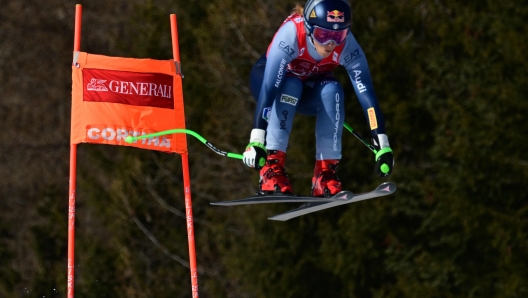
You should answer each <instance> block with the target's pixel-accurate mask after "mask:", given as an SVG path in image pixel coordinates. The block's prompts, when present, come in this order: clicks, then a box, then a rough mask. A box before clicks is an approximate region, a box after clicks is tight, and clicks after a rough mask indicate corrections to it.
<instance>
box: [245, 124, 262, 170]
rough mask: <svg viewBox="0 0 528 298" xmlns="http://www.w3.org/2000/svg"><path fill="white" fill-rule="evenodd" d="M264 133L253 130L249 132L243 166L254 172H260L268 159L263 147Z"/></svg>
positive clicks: (260, 130) (256, 129) (259, 130)
mask: <svg viewBox="0 0 528 298" xmlns="http://www.w3.org/2000/svg"><path fill="white" fill-rule="evenodd" d="M265 136H266V131H265V130H263V129H258V128H254V129H253V130H251V137H250V138H249V144H248V145H247V147H246V151H245V152H244V154H243V155H244V159H243V161H244V164H245V165H246V166H248V167H250V168H254V169H255V170H260V169H261V168H262V167H263V166H264V165H265V164H266V159H267V157H268V151H267V150H266V147H265V146H264V142H265Z"/></svg>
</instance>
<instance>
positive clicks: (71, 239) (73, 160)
mask: <svg viewBox="0 0 528 298" xmlns="http://www.w3.org/2000/svg"><path fill="white" fill-rule="evenodd" d="M81 20H82V5H80V4H77V5H76V6H75V35H74V39H73V51H74V55H75V52H79V51H80V50H81ZM76 180H77V145H76V144H71V145H70V181H69V188H70V189H69V199H68V200H69V202H68V273H67V274H68V275H67V284H68V285H67V293H68V294H67V296H68V298H73V296H74V281H75V190H76Z"/></svg>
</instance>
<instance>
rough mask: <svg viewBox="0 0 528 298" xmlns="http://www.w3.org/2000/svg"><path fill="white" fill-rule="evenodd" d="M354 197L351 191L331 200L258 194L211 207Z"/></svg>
mask: <svg viewBox="0 0 528 298" xmlns="http://www.w3.org/2000/svg"><path fill="white" fill-rule="evenodd" d="M353 197H354V194H353V193H352V192H351V191H341V192H339V193H337V194H335V195H334V196H332V197H329V198H318V197H310V196H297V195H285V194H269V195H266V194H256V195H254V196H252V197H248V198H245V199H240V200H233V201H224V202H213V203H211V205H217V206H236V205H250V204H269V203H328V202H343V201H346V200H350V199H352V198H353Z"/></svg>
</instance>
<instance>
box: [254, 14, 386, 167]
mask: <svg viewBox="0 0 528 298" xmlns="http://www.w3.org/2000/svg"><path fill="white" fill-rule="evenodd" d="M303 22H304V19H303V18H302V16H299V15H296V14H293V15H291V16H290V17H288V19H286V20H285V21H284V23H283V24H282V26H281V27H280V28H279V30H278V31H277V33H276V34H275V36H274V38H273V40H272V42H271V44H270V46H269V48H268V52H267V54H266V55H264V56H262V57H261V58H260V59H259V60H258V61H257V62H256V63H255V65H254V66H253V68H252V70H251V75H250V88H251V92H252V94H253V96H254V97H255V98H256V99H257V107H256V110H255V116H254V123H253V128H259V129H264V130H266V148H267V149H268V150H280V151H283V152H286V150H287V147H288V141H289V136H290V132H291V129H292V124H293V119H294V116H295V114H296V113H300V114H304V115H311V116H316V117H317V118H316V127H315V136H316V159H317V160H326V159H341V136H342V132H343V123H344V119H345V109H344V102H345V98H344V92H343V88H342V86H341V85H340V83H339V82H338V81H337V80H336V78H335V77H334V76H333V75H332V73H331V69H333V68H335V67H336V66H338V65H342V66H344V67H345V68H346V70H347V72H348V75H349V77H350V80H351V82H352V85H353V86H354V90H355V92H356V95H357V98H358V99H359V102H360V104H361V106H362V108H363V111H364V113H365V117H366V118H367V121H368V122H369V126H370V128H371V133H372V134H373V135H377V134H385V122H384V119H383V115H382V114H381V111H380V108H379V106H378V101H377V99H376V94H375V93H374V88H373V86H372V79H371V76H370V71H369V67H368V64H367V59H366V58H365V54H364V53H363V50H362V49H361V46H360V45H359V44H358V42H357V41H356V39H355V37H354V35H353V34H352V33H351V32H349V33H348V35H347V38H346V40H345V41H344V42H343V43H342V44H340V45H338V46H337V47H336V48H335V49H334V52H333V53H331V54H330V56H329V57H327V58H324V59H323V58H322V57H321V56H320V55H319V54H318V53H317V51H316V49H315V46H314V44H313V42H312V39H311V38H310V36H308V35H307V34H306V32H305V30H304V23H303ZM302 39H305V40H302ZM308 55H309V57H308ZM328 59H331V60H332V61H330V62H333V65H332V66H331V67H328V63H326V64H325V65H321V64H319V65H318V64H317V63H322V62H324V61H329V60H328ZM309 60H311V61H313V63H312V64H311V65H310V63H308V62H307V61H309ZM323 60H324V61H323ZM303 67H304V68H303ZM299 70H300V71H299Z"/></svg>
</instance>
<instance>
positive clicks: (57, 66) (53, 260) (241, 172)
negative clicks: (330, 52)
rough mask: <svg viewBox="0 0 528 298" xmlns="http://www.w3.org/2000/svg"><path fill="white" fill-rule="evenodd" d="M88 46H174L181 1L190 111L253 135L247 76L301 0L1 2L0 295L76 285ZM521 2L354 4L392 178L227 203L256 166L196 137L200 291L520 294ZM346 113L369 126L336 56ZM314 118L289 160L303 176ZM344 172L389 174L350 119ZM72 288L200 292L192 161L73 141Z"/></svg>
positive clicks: (524, 151) (527, 224) (228, 139)
mask: <svg viewBox="0 0 528 298" xmlns="http://www.w3.org/2000/svg"><path fill="white" fill-rule="evenodd" d="M76 3H81V4H83V31H82V39H81V41H82V44H81V50H82V51H86V52H90V53H95V54H103V55H110V56H123V57H137V58H143V57H149V58H156V59H171V58H172V50H171V40H170V22H169V15H170V14H171V13H176V14H177V16H178V27H179V37H180V51H181V60H182V67H183V73H184V74H185V78H184V80H183V85H184V98H185V112H186V120H187V128H188V129H192V130H194V131H196V132H198V133H200V134H201V135H203V136H204V137H205V138H207V139H208V140H209V141H210V142H211V143H212V144H214V145H215V146H216V147H218V148H220V149H222V150H226V151H230V152H238V153H240V152H242V151H243V149H244V148H245V146H246V145H247V141H248V138H249V133H250V130H251V126H252V117H253V110H254V104H253V103H252V102H251V101H250V96H251V95H250V93H249V89H248V74H249V71H250V69H251V66H252V63H254V61H256V59H257V58H258V57H259V56H260V55H261V54H262V53H263V52H264V51H265V50H266V48H267V45H268V43H269V42H270V41H271V38H272V37H273V34H274V33H275V31H276V30H277V28H278V26H279V25H280V24H281V22H282V21H283V19H284V18H285V17H286V16H287V15H288V14H289V12H290V10H291V9H292V7H293V6H294V4H295V2H294V1H293V0H292V1H290V0H286V1H276V0H266V1H264V0H251V1H248V0H237V1H235V0H210V1H198V0H185V1H184V0H178V1H156V0H146V1H139V0H131V1H124V0H104V1H102V0H92V1H71V0H46V1H43V0H41V1H37V0H34V1H27V0H22V1H21V0H2V1H1V3H0V119H1V120H0V121H1V123H2V125H1V129H2V133H1V134H0V150H1V151H0V235H1V236H0V264H1V265H0V297H65V296H66V276H67V275H66V274H67V233H68V228H67V222H68V220H67V216H68V171H69V130H70V110H71V68H70V65H71V60H72V49H73V25H74V13H75V4H76ZM527 4H528V3H526V1H512V0H502V1H491V0H479V1H476V0H469V1H454V0H435V1H420V0H402V1H381V0H375V1H357V0H354V1H352V7H353V26H352V31H353V32H354V34H355V36H356V37H357V39H358V41H359V42H360V44H361V45H362V47H363V49H364V51H365V53H366V55H367V59H368V61H369V64H370V69H371V73H372V76H373V80H374V86H375V89H376V93H377V95H378V98H379V102H380V106H381V108H382V110H383V113H384V116H385V119H386V122H387V131H388V135H389V139H390V141H391V145H392V148H393V150H394V152H395V159H396V164H395V169H394V173H393V175H391V176H390V177H389V178H388V179H386V180H388V181H393V182H395V183H396V184H397V185H398V190H397V192H396V193H395V194H394V195H391V196H388V197H383V198H379V199H375V200H369V201H365V202H360V203H356V204H352V205H346V206H344V207H339V208H334V209H329V210H326V211H322V212H318V213H315V214H310V215H306V216H303V217H300V218H297V219H293V220H290V221H286V222H274V221H269V220H267V218H268V217H269V216H272V215H275V214H278V213H281V212H284V211H286V210H288V209H291V208H293V207H294V206H291V205H273V204H269V205H260V206H257V205H250V206H240V207H231V208H226V207H218V206H211V205H209V203H210V202H216V201H222V200H232V199H238V198H241V197H244V196H246V195H249V194H252V193H253V192H254V190H255V188H256V186H257V180H258V174H257V173H256V172H254V171H252V170H250V169H248V168H246V167H245V166H244V165H243V164H242V162H240V161H239V160H235V159H229V158H224V157H221V156H219V155H217V154H215V153H214V152H212V151H211V150H209V149H208V148H207V147H206V146H203V144H201V143H200V142H199V141H197V140H196V139H194V138H191V137H189V139H188V143H189V152H190V154H189V160H190V168H191V183H192V199H193V211H194V215H195V236H196V246H197V258H198V266H199V268H200V274H199V291H200V296H201V297H233V298H235V297H237V298H238V297H373V298H374V297H465V298H467V297H528V284H527V283H526V281H527V280H528V235H527V234H528V203H527V198H528V196H527V184H528V183H527V182H528V142H527V138H526V136H527V135H528V126H527V125H526V119H527V116H526V114H527V113H528V101H527V98H528V71H527V69H528V63H527V60H526V58H525V57H526V53H527V52H528V43H527V41H526V32H528V23H527V21H526V20H528V5H527ZM336 75H337V76H338V77H339V78H340V80H341V81H342V83H343V85H344V86H345V91H346V93H347V98H348V100H347V103H346V122H348V123H350V124H351V125H352V126H353V127H354V128H355V129H356V130H357V131H358V132H360V133H361V134H363V135H368V132H369V131H368V127H367V123H366V120H365V118H364V116H363V114H362V111H361V108H360V106H359V103H358V102H357V99H356V97H355V94H354V92H353V90H352V86H351V84H350V82H349V81H348V77H347V76H346V73H345V71H344V69H340V70H338V71H336ZM313 125H314V119H313V118H309V117H303V116H298V117H296V119H295V126H294V131H293V133H292V138H291V143H290V149H289V151H288V153H289V154H288V160H287V170H288V171H289V172H290V173H291V176H290V177H291V180H292V182H293V184H294V188H295V190H296V192H299V193H307V192H308V191H309V187H310V178H311V175H312V171H313V165H314V133H313V129H314V128H313ZM343 139H344V144H343V152H344V157H343V160H342V163H341V166H340V168H339V175H340V178H341V180H342V181H343V184H344V188H347V189H350V190H352V191H354V192H364V191H368V190H370V189H371V188H373V187H375V186H376V185H378V184H379V183H381V182H383V181H385V180H384V179H381V178H379V177H377V176H376V175H375V174H374V170H373V167H374V161H373V159H374V158H373V155H372V153H371V152H370V151H369V150H368V149H367V148H366V147H365V146H363V145H362V144H361V143H360V142H359V141H358V140H357V139H355V138H354V137H353V136H352V135H351V134H349V133H348V132H344V136H343ZM77 176H78V181H77V210H76V215H77V218H76V252H75V253H76V260H75V261H76V263H75V264H76V267H75V270H76V280H75V286H76V287H75V290H76V296H77V297H191V289H190V277H189V268H188V263H187V261H188V247H187V234H186V232H187V231H186V224H185V217H184V211H185V207H184V198H183V187H182V184H183V182H182V180H183V178H182V169H181V158H180V156H178V155H173V154H165V153H159V152H151V151H147V150H141V149H136V148H128V147H119V146H108V145H87V144H81V145H79V146H78V172H77Z"/></svg>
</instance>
